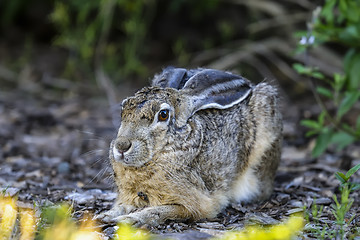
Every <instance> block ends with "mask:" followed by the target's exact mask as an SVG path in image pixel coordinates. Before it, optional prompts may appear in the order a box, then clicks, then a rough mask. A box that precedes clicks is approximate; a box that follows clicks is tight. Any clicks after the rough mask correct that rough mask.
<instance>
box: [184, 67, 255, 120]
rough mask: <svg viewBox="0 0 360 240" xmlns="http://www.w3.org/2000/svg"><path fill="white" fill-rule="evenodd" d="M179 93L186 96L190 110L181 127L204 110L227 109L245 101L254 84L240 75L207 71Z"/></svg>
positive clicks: (190, 80) (201, 73) (192, 78)
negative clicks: (195, 114)
mask: <svg viewBox="0 0 360 240" xmlns="http://www.w3.org/2000/svg"><path fill="white" fill-rule="evenodd" d="M179 91H180V92H182V93H183V94H184V95H185V96H186V97H185V98H186V99H187V100H186V102H187V108H188V109H187V111H184V113H183V116H181V117H180V122H181V123H180V125H181V124H185V122H186V121H187V119H188V118H190V117H191V116H192V115H193V114H194V113H196V112H197V111H200V110H202V109H210V108H213V109H227V108H230V107H232V106H234V105H236V104H238V103H240V102H242V101H244V100H245V99H246V98H247V97H248V96H250V94H251V91H252V84H251V83H250V82H249V81H248V80H247V79H245V78H242V77H241V76H238V75H234V74H231V73H228V72H223V71H219V70H212V69H205V70H202V71H200V72H199V73H197V74H195V75H194V76H192V77H191V78H190V79H189V80H188V81H187V82H186V84H185V86H184V88H183V89H181V90H179ZM186 114H187V115H188V116H185V115H186Z"/></svg>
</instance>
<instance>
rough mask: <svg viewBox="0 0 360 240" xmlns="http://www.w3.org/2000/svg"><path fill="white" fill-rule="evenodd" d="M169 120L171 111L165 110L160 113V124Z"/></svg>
mask: <svg viewBox="0 0 360 240" xmlns="http://www.w3.org/2000/svg"><path fill="white" fill-rule="evenodd" d="M168 118H169V110H167V109H164V110H161V111H160V112H159V115H158V120H159V121H160V122H163V121H166V120H168Z"/></svg>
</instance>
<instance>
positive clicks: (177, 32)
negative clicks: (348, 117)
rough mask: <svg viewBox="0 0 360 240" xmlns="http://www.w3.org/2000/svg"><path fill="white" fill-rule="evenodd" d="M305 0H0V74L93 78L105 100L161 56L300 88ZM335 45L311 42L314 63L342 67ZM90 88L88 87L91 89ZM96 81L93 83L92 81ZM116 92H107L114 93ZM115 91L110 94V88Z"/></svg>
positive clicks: (60, 84)
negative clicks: (298, 67)
mask: <svg viewBox="0 0 360 240" xmlns="http://www.w3.org/2000/svg"><path fill="white" fill-rule="evenodd" d="M322 3H323V1H310V0H280V1H275V0H196V1H194V0H171V1H169V0H92V1H87V0H71V1H70V0H63V1H60V0H59V1H54V0H33V1H26V0H11V1H1V2H0V20H1V25H0V81H1V85H2V86H3V87H9V88H13V87H20V88H23V89H26V90H27V91H35V92H36V91H38V90H37V88H38V86H37V85H39V84H42V85H43V84H45V85H48V86H50V87H52V88H56V89H58V90H67V91H70V90H73V91H75V90H74V89H76V88H77V86H81V87H80V88H81V89H84V88H85V89H87V87H89V88H90V86H100V87H102V88H103V89H105V90H106V92H107V95H108V96H110V98H112V99H113V100H112V101H118V98H119V97H118V96H117V94H118V92H120V95H121V93H122V94H123V95H126V94H129V93H127V92H128V89H137V88H140V87H142V86H144V85H146V84H148V82H149V79H150V78H151V76H153V74H154V73H156V72H159V71H161V69H162V68H163V67H166V66H168V65H172V66H177V67H186V68H196V67H210V68H216V69H223V70H230V71H234V72H236V73H239V74H242V75H243V76H245V77H246V78H249V79H251V80H253V81H255V82H256V81H262V80H264V79H268V80H270V81H272V80H274V79H277V80H278V81H279V83H280V85H281V86H282V88H283V89H284V90H285V91H286V92H289V93H290V96H291V97H295V98H296V97H297V96H298V95H301V94H303V93H304V91H305V89H306V86H305V85H306V84H304V81H302V78H301V76H299V75H298V74H297V73H296V72H295V71H294V70H293V69H292V64H293V63H294V62H304V61H305V57H304V56H303V55H301V54H300V55H299V54H296V49H297V44H298V42H299V40H300V37H299V35H297V34H296V33H297V32H298V31H306V29H307V24H306V23H307V22H309V21H310V20H311V14H312V11H313V10H314V9H315V8H316V6H318V5H320V4H322ZM339 52H340V53H341V48H340V49H337V48H335V50H334V46H330V47H326V46H325V47H321V48H317V50H316V51H314V52H313V53H311V54H312V55H311V59H312V63H316V64H315V65H316V66H318V67H319V68H320V70H321V71H322V72H324V73H325V74H329V75H331V74H332V73H333V72H335V71H341V66H342V62H341V58H340V57H338V54H339ZM89 91H90V90H89ZM95 91H96V90H95ZM112 95H113V96H112ZM111 96H112V97H111Z"/></svg>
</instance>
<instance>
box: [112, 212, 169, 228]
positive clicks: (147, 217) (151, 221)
mask: <svg viewBox="0 0 360 240" xmlns="http://www.w3.org/2000/svg"><path fill="white" fill-rule="evenodd" d="M160 215H161V214H160V213H158V212H157V211H156V210H155V211H154V209H152V208H145V209H142V210H140V211H137V212H133V213H130V214H127V215H123V216H119V217H117V221H118V222H123V223H127V224H131V225H134V226H135V227H141V226H144V225H145V226H148V227H150V226H158V225H159V224H161V223H162V221H161V219H160V217H159V216H160Z"/></svg>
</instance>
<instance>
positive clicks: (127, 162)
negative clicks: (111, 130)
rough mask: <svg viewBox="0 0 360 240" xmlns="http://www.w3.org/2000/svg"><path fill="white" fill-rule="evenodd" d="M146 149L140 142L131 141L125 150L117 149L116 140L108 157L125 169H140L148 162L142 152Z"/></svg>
mask: <svg viewBox="0 0 360 240" xmlns="http://www.w3.org/2000/svg"><path fill="white" fill-rule="evenodd" d="M145 150H146V148H145V147H144V146H143V143H142V142H140V141H133V142H131V144H129V146H128V147H127V148H126V149H123V148H119V147H118V145H117V144H116V140H115V141H113V142H112V144H111V151H110V157H111V158H112V159H113V160H114V161H115V162H118V163H121V164H123V165H124V166H127V167H141V166H143V165H144V164H145V163H147V162H148V160H147V158H145V157H144V156H146V154H145V153H144V151H145Z"/></svg>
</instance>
